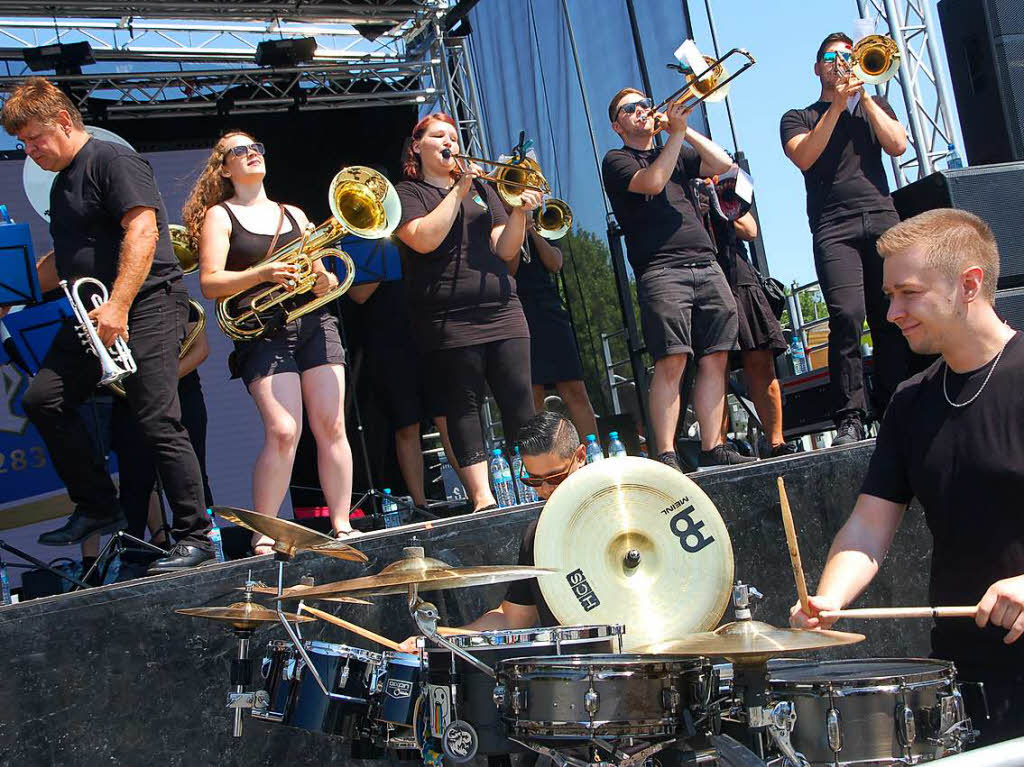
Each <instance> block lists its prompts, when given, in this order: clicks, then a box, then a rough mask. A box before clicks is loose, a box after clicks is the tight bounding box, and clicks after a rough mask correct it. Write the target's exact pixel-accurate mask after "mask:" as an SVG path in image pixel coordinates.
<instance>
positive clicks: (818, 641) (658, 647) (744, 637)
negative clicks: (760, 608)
mask: <svg viewBox="0 0 1024 767" xmlns="http://www.w3.org/2000/svg"><path fill="white" fill-rule="evenodd" d="M863 641H864V635H863V634H853V633H849V632H846V631H819V630H815V631H810V630H807V629H790V628H784V629H780V628H776V627H775V626H772V625H771V624H769V623H762V622H761V621H752V620H741V621H735V622H733V623H726V624H725V625H724V626H722V627H721V628H719V629H716V630H715V631H704V632H700V633H696V634H690V635H688V636H681V637H679V638H678V639H670V640H668V641H664V642H656V643H654V644H650V645H646V646H644V647H639V648H637V652H641V653H645V654H651V655H703V656H705V657H715V658H725V659H726V660H730V661H732V662H734V663H739V662H744V661H745V662H747V663H758V662H761V661H766V660H768V659H769V658H775V657H778V656H780V655H790V654H793V653H799V652H806V651H808V650H823V649H825V648H827V647H839V646H841V645H848V644H856V643H857V642H863Z"/></svg>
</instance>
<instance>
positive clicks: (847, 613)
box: [818, 605, 978, 618]
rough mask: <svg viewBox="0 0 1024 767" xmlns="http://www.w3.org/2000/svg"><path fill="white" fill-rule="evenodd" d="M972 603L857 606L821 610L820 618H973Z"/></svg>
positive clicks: (976, 609)
mask: <svg viewBox="0 0 1024 767" xmlns="http://www.w3.org/2000/svg"><path fill="white" fill-rule="evenodd" d="M977 612H978V608H977V607H975V606H974V605H969V606H967V605H965V606H962V607H960V606H958V607H859V608H856V609H854V610H822V611H821V612H820V613H818V617H820V618H973V617H974V616H975V614H976V613H977Z"/></svg>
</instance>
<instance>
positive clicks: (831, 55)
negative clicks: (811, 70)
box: [821, 51, 853, 64]
mask: <svg viewBox="0 0 1024 767" xmlns="http://www.w3.org/2000/svg"><path fill="white" fill-rule="evenodd" d="M837 56H838V57H842V59H843V61H845V62H846V63H847V64H849V63H850V61H852V60H853V54H852V53H850V52H849V51H827V52H826V53H823V54H821V60H822V61H824V62H825V63H826V64H831V63H833V62H835V60H836V57H837Z"/></svg>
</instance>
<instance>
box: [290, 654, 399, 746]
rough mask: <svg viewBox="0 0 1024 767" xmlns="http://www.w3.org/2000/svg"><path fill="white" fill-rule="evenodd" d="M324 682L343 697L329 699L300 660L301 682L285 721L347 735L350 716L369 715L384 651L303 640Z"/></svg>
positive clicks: (299, 673)
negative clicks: (370, 702) (371, 693)
mask: <svg viewBox="0 0 1024 767" xmlns="http://www.w3.org/2000/svg"><path fill="white" fill-rule="evenodd" d="M302 646H303V647H304V648H305V649H306V653H307V654H308V655H309V659H310V660H311V661H312V662H313V666H314V667H315V668H316V670H317V671H318V672H319V674H320V678H321V679H322V680H323V682H324V685H325V686H326V687H327V689H328V690H330V691H331V692H332V693H334V694H336V695H340V696H342V697H332V698H328V697H327V696H326V695H324V693H323V691H322V690H321V689H320V685H318V684H317V683H316V679H314V678H313V675H312V674H311V673H309V670H308V669H307V668H305V663H304V662H303V661H302V660H301V659H298V672H297V676H298V679H299V681H298V683H297V685H296V690H295V694H294V696H293V702H292V705H291V706H290V709H289V711H288V712H287V714H286V715H285V718H284V723H285V724H288V725H291V726H292V727H299V728H301V729H303V730H312V731H314V732H323V733H326V734H328V735H341V734H343V727H344V725H345V722H346V720H347V719H349V718H350V717H352V716H356V715H359V714H362V715H365V714H366V713H367V710H368V708H369V701H370V692H371V690H372V689H373V684H374V679H375V678H376V675H377V673H378V669H379V668H380V667H381V655H380V653H375V652H370V651H369V650H363V649H360V648H358V647H349V646H348V645H343V644H330V643H328V642H303V643H302Z"/></svg>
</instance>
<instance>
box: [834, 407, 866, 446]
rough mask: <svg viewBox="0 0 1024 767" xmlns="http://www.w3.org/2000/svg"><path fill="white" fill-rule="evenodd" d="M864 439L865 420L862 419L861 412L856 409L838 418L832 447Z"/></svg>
mask: <svg viewBox="0 0 1024 767" xmlns="http://www.w3.org/2000/svg"><path fill="white" fill-rule="evenodd" d="M862 439H864V422H863V421H861V418H860V413H858V412H857V411H856V410H851V411H849V412H846V413H843V414H842V415H840V416H839V418H838V419H837V420H836V436H835V439H833V440H832V447H842V446H843V445H852V444H853V443H854V442H860V441H861V440H862Z"/></svg>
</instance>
